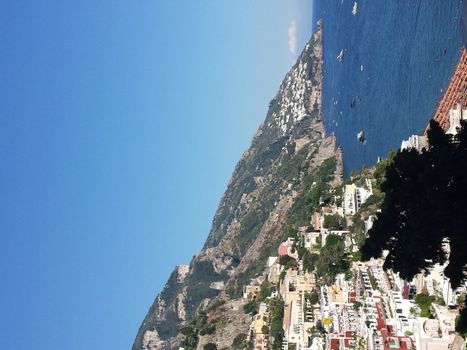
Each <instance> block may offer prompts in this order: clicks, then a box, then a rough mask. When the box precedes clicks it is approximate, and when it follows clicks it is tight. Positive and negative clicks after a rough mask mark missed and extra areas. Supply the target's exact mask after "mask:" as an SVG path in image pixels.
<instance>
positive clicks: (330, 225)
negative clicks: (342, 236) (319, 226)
mask: <svg viewBox="0 0 467 350" xmlns="http://www.w3.org/2000/svg"><path fill="white" fill-rule="evenodd" d="M323 227H324V228H327V229H329V230H343V229H345V228H346V227H347V223H346V222H345V218H343V217H342V216H340V215H338V214H334V215H325V216H324V222H323Z"/></svg>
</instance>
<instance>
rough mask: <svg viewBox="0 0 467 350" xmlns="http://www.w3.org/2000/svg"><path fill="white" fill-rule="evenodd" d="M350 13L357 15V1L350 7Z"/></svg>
mask: <svg viewBox="0 0 467 350" xmlns="http://www.w3.org/2000/svg"><path fill="white" fill-rule="evenodd" d="M352 15H354V16H356V15H357V2H356V1H355V2H354V4H353V8H352Z"/></svg>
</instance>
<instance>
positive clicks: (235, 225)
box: [132, 25, 342, 350]
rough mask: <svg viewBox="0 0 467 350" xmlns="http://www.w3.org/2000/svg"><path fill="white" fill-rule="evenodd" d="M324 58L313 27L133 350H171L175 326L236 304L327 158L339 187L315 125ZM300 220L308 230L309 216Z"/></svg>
mask: <svg viewBox="0 0 467 350" xmlns="http://www.w3.org/2000/svg"><path fill="white" fill-rule="evenodd" d="M322 57H323V56H322V29H321V26H320V25H319V26H318V29H317V30H316V31H315V33H313V35H312V37H311V38H310V41H309V42H308V44H307V45H306V46H305V48H304V50H303V52H302V53H301V55H300V56H299V58H298V59H297V62H296V63H295V64H294V65H293V67H292V68H291V70H290V71H289V72H288V73H287V74H286V76H285V78H284V80H283V82H282V83H281V85H280V88H279V90H278V92H277V94H276V96H275V97H274V98H273V99H272V101H271V102H270V104H269V110H268V112H267V115H266V118H265V121H264V122H263V123H262V125H261V126H260V127H259V129H258V131H257V133H256V134H255V136H254V137H253V140H252V143H251V146H250V147H249V148H248V150H246V151H245V152H244V153H243V155H242V157H241V158H240V160H239V162H238V163H237V165H236V167H235V170H234V172H233V174H232V177H231V178H230V180H229V183H228V185H227V190H226V191H225V193H224V195H223V196H222V198H221V200H220V203H219V207H218V209H217V211H216V213H215V215H214V219H213V222H212V228H211V230H210V232H209V235H208V237H207V240H206V242H205V244H204V246H203V249H202V250H201V251H200V252H199V253H197V254H196V255H195V256H194V257H193V259H192V261H191V262H190V264H189V265H188V267H187V265H179V266H177V267H176V268H175V270H174V271H173V272H172V274H171V276H170V277H169V279H168V281H167V283H166V285H165V287H164V288H163V290H162V291H161V293H160V294H159V295H158V296H157V297H156V299H155V301H154V303H153V305H152V306H151V308H150V309H149V311H148V313H147V315H146V317H145V319H144V321H143V323H142V325H141V327H140V329H139V331H138V334H137V335H136V339H135V342H134V344H133V347H132V350H141V349H144V350H155V349H172V348H177V346H178V345H179V343H180V342H181V340H182V338H183V337H182V336H181V335H180V334H179V331H180V329H181V327H182V326H184V325H185V324H186V322H188V321H189V320H190V319H192V318H193V317H194V316H195V315H196V313H197V312H198V311H199V310H202V309H205V308H206V307H207V305H208V303H209V302H210V301H211V302H212V300H213V299H214V298H216V297H217V298H220V299H222V300H224V302H225V301H226V300H227V301H232V303H234V300H235V299H236V298H237V297H238V296H239V295H240V292H241V288H242V286H243V284H245V283H248V282H249V279H251V278H253V277H255V276H257V275H258V274H260V273H261V272H262V268H263V266H264V262H265V260H266V259H267V257H268V256H269V255H271V254H273V252H274V249H275V247H276V243H277V242H278V241H279V240H280V239H281V238H282V237H283V232H284V228H285V225H286V224H287V222H288V221H289V219H290V211H291V209H292V208H293V207H294V205H295V203H296V201H298V200H301V199H303V198H302V197H303V196H304V193H305V191H306V190H307V186H308V187H309V186H310V183H309V181H310V178H312V175H313V174H314V173H316V172H317V171H318V170H319V167H320V166H321V165H322V164H323V163H324V162H325V161H326V160H328V159H333V160H334V161H335V169H334V171H333V172H334V178H335V181H336V182H341V181H342V154H341V152H340V150H339V149H338V148H337V147H336V144H335V139H334V138H333V137H326V136H325V131H324V125H323V122H322V119H321V92H322V74H323V71H322V59H323V58H322ZM301 214H302V216H303V217H304V219H303V220H302V221H304V223H305V224H306V222H307V219H306V215H307V214H306V212H305V214H303V213H301ZM308 223H309V218H308ZM235 307H236V306H235ZM232 310H234V304H232ZM234 311H235V310H234ZM234 311H232V313H231V314H230V315H227V316H226V317H230V316H232V320H233V321H232V320H231V321H230V322H233V323H234V324H233V325H232V327H237V328H238V330H240V329H243V328H244V327H245V325H244V324H243V323H244V322H243V321H242V320H243V319H242V317H241V315H238V314H235V312H234ZM234 314H235V315H234ZM236 322H237V323H238V324H237V325H235V323H236ZM242 322H243V323H242ZM242 327H243V328H242ZM234 330H236V329H234ZM214 336H215V335H214ZM224 345H225V344H224ZM198 348H199V347H198Z"/></svg>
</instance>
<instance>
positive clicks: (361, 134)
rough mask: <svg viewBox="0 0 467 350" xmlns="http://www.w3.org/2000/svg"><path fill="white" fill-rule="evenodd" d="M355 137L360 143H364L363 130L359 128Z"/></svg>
mask: <svg viewBox="0 0 467 350" xmlns="http://www.w3.org/2000/svg"><path fill="white" fill-rule="evenodd" d="M357 139H358V141H360V142H361V143H365V133H364V132H363V130H360V132H359V133H358V134H357Z"/></svg>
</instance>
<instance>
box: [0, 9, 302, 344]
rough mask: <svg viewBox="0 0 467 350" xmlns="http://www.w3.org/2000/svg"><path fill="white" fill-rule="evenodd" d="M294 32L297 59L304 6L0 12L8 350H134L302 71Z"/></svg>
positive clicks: (1, 231)
mask: <svg viewBox="0 0 467 350" xmlns="http://www.w3.org/2000/svg"><path fill="white" fill-rule="evenodd" d="M292 21H295V25H296V34H297V44H296V51H300V50H301V48H302V47H303V45H304V43H305V42H306V41H307V40H308V36H309V35H310V32H311V1H309V2H305V1H301V0H294V1H291V0H287V1H283V0H255V1H248V0H241V1H239V0H236V1H230V2H227V1H214V0H212V1H188V0H186V1H175V0H167V1H162V0H138V1H118V0H113V1H95V0H94V1H87V0H81V1H66V0H65V1H64V0H61V1H51V0H48V1H29V2H27V1H20V0H18V1H11V2H7V1H4V2H2V4H0V45H1V49H2V55H1V56H0V76H1V79H0V160H1V164H2V171H1V172H0V193H1V195H0V208H1V210H0V284H1V288H0V310H1V317H0V348H1V349H13V348H14V349H29V348H34V349H47V350H54V349H63V348H66V349H68V350H73V349H86V350H88V349H129V348H130V347H131V344H132V342H133V339H134V336H135V334H136V331H137V329H138V327H139V325H140V322H141V321H142V319H143V317H144V315H145V314H146V312H147V310H148V308H149V306H150V304H151V303H152V301H153V299H154V297H155V295H156V294H157V292H158V291H160V289H161V288H162V287H163V285H164V283H165V281H166V279H167V277H168V276H169V274H170V272H171V270H172V269H173V268H174V266H175V265H177V264H180V263H188V262H189V261H190V259H191V256H192V255H194V254H195V252H196V251H198V250H199V249H200V248H201V247H202V244H203V243H204V240H205V238H206V237H207V234H208V232H209V228H210V224H211V221H212V217H213V215H214V212H215V210H216V207H217V204H218V202H219V200H220V197H221V195H222V193H223V191H224V190H225V188H226V185H227V182H228V179H229V176H230V174H231V172H232V170H233V168H234V166H235V163H236V161H237V160H238V159H239V157H240V156H241V154H242V152H243V151H244V150H245V149H246V148H247V147H248V146H249V143H250V141H251V137H252V136H253V134H254V133H255V131H256V129H257V127H258V126H259V124H260V123H261V121H262V120H263V118H264V117H265V114H266V109H267V106H268V103H269V101H270V100H271V99H272V97H273V96H274V94H275V93H276V91H277V89H278V86H279V84H280V82H281V80H282V78H283V75H284V74H285V73H286V71H287V70H288V69H289V67H290V66H291V64H292V62H293V61H294V58H295V55H294V54H293V53H292V52H291V51H290V49H291V48H292V49H293V46H294V45H293V41H294V40H290V39H291V38H290V37H289V36H290V35H292V37H293V36H294V35H293V30H292V29H290V27H291V23H292ZM289 33H291V34H290V35H289ZM292 39H293V38H292ZM290 46H292V47H290ZM292 51H293V50H292Z"/></svg>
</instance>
